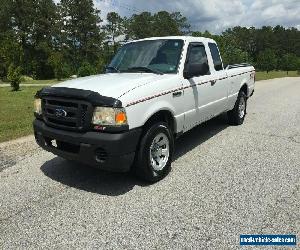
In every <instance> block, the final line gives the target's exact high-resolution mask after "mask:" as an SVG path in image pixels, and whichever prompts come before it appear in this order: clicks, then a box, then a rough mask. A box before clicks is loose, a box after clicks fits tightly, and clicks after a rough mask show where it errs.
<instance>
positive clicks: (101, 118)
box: [92, 107, 127, 126]
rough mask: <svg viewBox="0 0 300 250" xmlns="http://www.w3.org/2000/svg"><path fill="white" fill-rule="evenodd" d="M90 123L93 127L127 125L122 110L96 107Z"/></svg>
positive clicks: (124, 113) (123, 110)
mask: <svg viewBox="0 0 300 250" xmlns="http://www.w3.org/2000/svg"><path fill="white" fill-rule="evenodd" d="M92 123H93V124H94V125H104V126H121V125H127V117H126V112H125V109H124V108H107V107H96V108H95V110H94V115H93V120H92Z"/></svg>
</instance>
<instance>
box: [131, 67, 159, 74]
mask: <svg viewBox="0 0 300 250" xmlns="http://www.w3.org/2000/svg"><path fill="white" fill-rule="evenodd" d="M127 70H128V71H135V70H137V71H143V72H148V73H154V74H158V75H163V72H161V71H159V70H156V69H151V68H148V67H142V66H140V67H131V68H128V69H127Z"/></svg>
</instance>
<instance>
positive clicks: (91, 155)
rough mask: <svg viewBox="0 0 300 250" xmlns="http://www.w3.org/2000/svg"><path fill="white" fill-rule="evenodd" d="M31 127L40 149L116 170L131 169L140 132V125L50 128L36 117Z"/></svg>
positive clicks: (98, 166) (124, 170) (69, 158)
mask: <svg viewBox="0 0 300 250" xmlns="http://www.w3.org/2000/svg"><path fill="white" fill-rule="evenodd" d="M33 128H34V135H35V139H36V142H37V143H38V144H39V146H41V147H42V148H43V149H45V150H47V151H49V152H52V153H53V154H55V155H58V156H61V157H63V158H65V159H68V160H75V161H78V162H82V163H84V164H88V165H91V166H94V167H97V168H100V169H104V170H109V171H115V172H126V171H128V170H129V169H130V167H131V165H132V163H133V161H134V156H135V151H136V148H137V145H138V142H139V139H140V135H141V132H142V129H141V128H137V129H132V130H129V131H127V132H123V133H119V134H109V133H102V132H92V131H91V132H85V133H80V132H70V131H65V130H60V129H56V128H51V127H49V126H47V125H46V124H45V123H44V122H43V121H40V120H37V119H36V120H35V121H34V122H33ZM54 141H55V142H54Z"/></svg>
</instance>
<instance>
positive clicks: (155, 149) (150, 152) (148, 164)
mask: <svg viewBox="0 0 300 250" xmlns="http://www.w3.org/2000/svg"><path fill="white" fill-rule="evenodd" d="M173 151H174V138H173V135H172V133H171V132H170V129H169V127H168V124H167V123H165V122H158V123H156V124H154V125H152V126H151V127H150V128H149V129H148V130H147V131H146V132H145V134H144V135H143V137H142V139H141V143H140V147H139V150H138V152H137V156H136V161H135V164H134V170H135V173H136V175H137V176H138V177H139V178H141V179H143V180H146V181H149V182H156V181H159V180H161V179H162V178H164V177H165V176H166V175H167V174H168V172H169V171H170V168H171V161H172V155H173Z"/></svg>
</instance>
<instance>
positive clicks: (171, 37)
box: [127, 36, 216, 43]
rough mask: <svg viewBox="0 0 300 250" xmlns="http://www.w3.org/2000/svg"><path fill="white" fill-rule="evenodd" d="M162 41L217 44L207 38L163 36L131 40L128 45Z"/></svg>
mask: <svg viewBox="0 0 300 250" xmlns="http://www.w3.org/2000/svg"><path fill="white" fill-rule="evenodd" d="M160 39H170V40H171V39H174V40H184V41H186V42H202V43H208V42H210V43H216V42H215V40H213V39H211V38H206V37H197V36H161V37H148V38H144V39H138V40H131V41H128V42H127V43H132V42H140V41H149V40H160Z"/></svg>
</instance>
